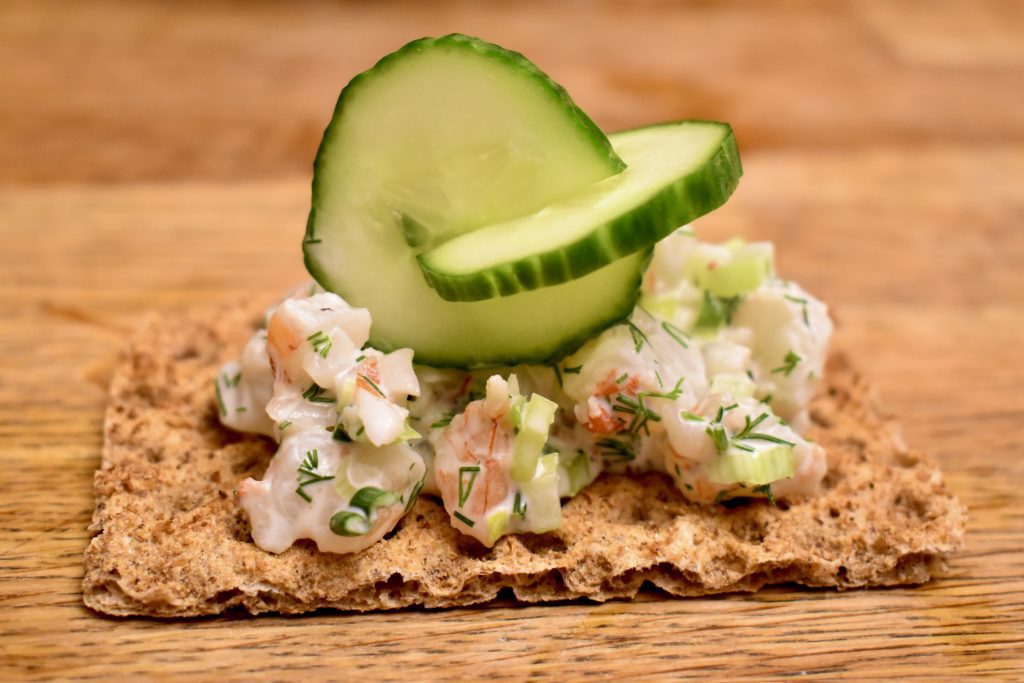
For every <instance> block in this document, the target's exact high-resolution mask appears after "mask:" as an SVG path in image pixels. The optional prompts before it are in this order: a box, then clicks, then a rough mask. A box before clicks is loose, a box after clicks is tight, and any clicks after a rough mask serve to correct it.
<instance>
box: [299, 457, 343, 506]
mask: <svg viewBox="0 0 1024 683" xmlns="http://www.w3.org/2000/svg"><path fill="white" fill-rule="evenodd" d="M319 466H320V455H319V454H318V453H317V450H316V449H315V448H314V449H313V450H310V451H306V458H305V460H303V461H302V464H300V465H299V487H298V488H297V489H295V493H297V494H299V496H301V497H302V499H303V500H305V501H306V502H307V503H311V502H313V498H312V496H310V495H309V494H308V493H306V487H307V486H309V485H310V484H318V483H320V482H321V481H329V480H331V479H334V475H330V476H326V477H325V476H323V475H321V474H318V473H317V471H316V470H317V468H318V467H319ZM302 477H305V479H302Z"/></svg>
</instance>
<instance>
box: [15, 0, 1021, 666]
mask: <svg viewBox="0 0 1024 683" xmlns="http://www.w3.org/2000/svg"><path fill="white" fill-rule="evenodd" d="M452 31H461V32H466V33H472V34H477V35H480V36H482V37H484V38H486V39H488V40H491V41H493V42H497V43H499V44H502V45H504V46H506V47H509V48H512V49H516V50H519V51H522V52H524V53H525V54H527V55H528V56H529V57H530V58H531V59H533V60H534V61H535V62H536V63H537V64H538V65H539V66H540V67H541V68H543V69H545V70H546V71H548V72H549V73H550V74H551V75H552V76H553V77H554V78H555V79H556V80H558V81H559V82H561V83H562V84H563V85H565V86H566V88H567V89H568V90H569V91H570V93H571V94H572V95H573V96H574V98H575V99H576V100H577V102H578V103H579V104H580V105H581V106H582V107H583V108H584V109H585V110H586V111H587V112H589V113H590V114H591V115H592V116H593V118H594V119H595V120H596V121H597V122H598V123H599V124H600V125H601V126H602V127H604V128H605V129H608V130H615V129H618V128H623V127H628V126H632V125H636V124H643V123H651V122H656V121H659V120H664V119H671V118H683V117H705V118H715V119H722V120H727V121H729V122H731V123H732V124H733V126H734V128H735V129H736V132H737V135H738V138H739V140H740V146H741V152H742V155H743V160H744V166H745V168H746V175H745V177H744V178H743V180H742V183H741V185H740V189H739V191H738V192H737V193H736V195H735V197H734V198H733V200H732V201H730V203H729V204H728V205H727V206H726V207H724V208H723V209H721V210H719V211H718V212H715V213H714V214H712V215H711V216H708V217H706V218H704V219H702V220H701V221H700V222H699V223H698V226H697V227H698V230H699V231H700V232H701V234H702V236H706V237H709V238H722V237H727V236H731V235H733V234H741V235H744V236H746V237H750V238H767V239H773V240H775V241H776V242H777V244H778V246H779V252H780V255H779V260H780V269H781V272H782V273H783V274H784V275H785V276H787V277H791V278H792V279H795V280H797V281H799V282H801V283H802V284H804V285H806V286H807V288H808V289H810V290H811V291H812V292H814V293H815V294H817V295H819V296H821V297H822V298H824V299H825V300H826V301H828V302H829V303H830V304H831V305H832V306H833V311H834V313H835V316H836V317H837V318H838V319H839V321H840V323H841V332H840V334H841V336H842V338H843V341H844V343H846V344H847V345H848V347H849V348H850V349H851V350H852V352H853V355H854V358H855V360H856V361H857V363H858V364H859V365H860V366H861V367H862V368H863V370H864V371H865V373H866V374H867V375H868V376H869V377H870V378H871V380H872V381H873V382H874V383H875V384H876V385H877V386H878V387H879V388H880V390H881V394H882V396H883V397H884V399H885V403H886V405H887V406H888V407H889V408H890V409H891V410H892V411H893V412H894V413H896V414H897V415H899V416H900V417H901V418H902V420H903V423H904V425H905V432H906V436H907V440H908V441H909V442H910V443H911V444H912V445H913V446H916V447H919V448H921V449H923V450H926V451H927V452H929V453H930V454H932V455H933V456H934V457H935V458H936V459H937V460H938V461H939V462H940V464H941V465H942V468H943V471H944V473H945V476H946V479H947V481H948V482H949V483H950V485H951V486H952V487H953V489H954V490H955V491H956V492H957V493H958V494H959V495H960V496H961V498H962V499H963V500H964V501H965V502H966V504H967V505H968V507H969V509H970V513H971V521H970V525H969V529H968V545H967V548H966V550H965V552H964V553H962V554H961V555H958V556H957V557H955V558H953V562H952V569H953V575H952V576H951V577H950V578H947V579H944V580H941V581H938V582H933V583H932V584H929V585H927V586H924V587H919V588H908V589H891V590H876V591H864V592H851V593H841V594H840V593H833V592H830V591H805V590H799V589H795V588H792V587H782V588H773V589H770V590H766V591H763V592H760V593H758V594H756V595H753V596H744V595H740V596H724V597H717V598H708V599H695V600H667V599H663V598H662V597H660V596H657V595H656V594H653V595H651V596H648V597H649V599H646V600H643V601H640V602H637V603H609V604H606V605H600V606H596V605H589V604H568V605H560V606H547V607H516V606H513V605H503V606H499V607H497V608H491V609H481V610H476V609H469V610H449V611H443V612H424V611H411V612H404V613H399V614H369V615H330V614H320V615H312V616H309V617H303V618H288V619H282V618H275V617H262V618H259V619H249V618H242V617H229V618H224V619H212V620H190V621H184V622H172V623H167V622H159V621H148V620H113V619H107V618H103V617H99V616H97V615H95V614H93V613H91V612H89V611H88V610H86V609H85V608H84V607H83V606H82V605H81V596H80V593H79V582H80V580H81V573H82V568H81V556H82V551H83V549H84V547H85V545H86V543H87V542H88V539H89V534H88V532H87V531H86V527H87V525H88V523H89V519H90V517H91V514H92V507H93V500H92V473H93V471H95V469H96V467H97V466H98V464H99V458H100V448H101V445H102V444H101V437H100V429H101V423H102V417H103V408H104V402H105V378H106V376H107V373H108V372H109V370H110V367H111V365H112V363H113V362H114V359H116V356H117V353H118V350H119V349H120V348H121V345H122V344H123V342H124V337H125V334H126V333H127V330H130V329H131V327H132V326H133V325H134V324H135V323H136V322H137V321H138V320H139V318H140V316H141V315H143V314H144V313H145V312H147V311H150V310H158V311H159V310H167V309H173V308H182V307H186V306H199V305H204V304H206V303H221V302H225V301H231V300H234V299H237V298H239V297H243V296H271V295H273V294H274V293H278V292H283V291H285V289H286V288H287V287H289V286H291V285H292V284H293V283H295V282H297V281H299V280H301V279H302V278H303V277H304V272H303V270H302V265H301V262H300V259H299V256H298V246H299V239H300V237H301V233H302V227H303V224H304V220H305V213H306V211H307V210H308V201H309V198H308V197H309V195H308V191H309V190H308V187H309V180H310V170H311V161H312V157H313V153H314V151H315V148H316V145H317V143H318V141H319V137H320V134H321V132H322V130H323V128H324V126H325V124H326V123H327V120H328V117H329V115H330V112H331V110H332V108H333V105H334V101H335V98H336V97H337V93H338V90H339V89H340V88H341V86H342V85H344V83H345V82H347V80H348V79H349V78H350V77H351V76H352V75H354V74H356V73H358V72H359V71H361V70H363V69H365V68H367V67H368V66H370V65H371V64H372V63H373V62H374V61H375V60H376V59H377V58H379V57H380V56H382V55H383V54H385V53H386V52H388V51H391V50H393V49H394V48H397V47H398V46H400V45H402V44H403V43H405V42H407V41H408V40H410V39H413V38H416V37H419V36H422V35H432V34H433V35H436V34H442V33H448V32H452ZM1022 230H1024V2H1020V1H1019V0H981V1H970V0H964V1H963V2H927V1H923V0H913V1H901V2H893V1H886V0H866V1H864V2H849V3H839V2H795V1H790V0H771V1H766V0H749V1H727V2H710V1H702V2H679V3H673V2H660V1H655V0H648V1H643V2H610V1H609V2H540V1H537V2H506V3H500V4H499V3H482V2H451V1H446V2H438V3H426V2H423V3H414V2H289V3H283V2H282V3H271V2H224V1H223V0H216V1H214V2H184V3H182V2H169V1H168V2H146V3H143V2H136V3H129V2H113V1H111V0H95V1H93V2H87V3H86V2H73V1H70V0H68V1H63V2H60V1H55V0H44V1H33V0H4V2H2V3H0V443H2V444H3V446H2V447H0V679H2V680H12V679H20V678H48V677H53V676H59V677H68V678H75V677H81V678H118V677H131V676H135V677H164V676H173V675H192V676H206V677H210V676H216V677H218V678H223V679H233V678H250V677H254V676H271V677H274V678H277V677H296V676H302V677H310V676H313V677H318V676H319V677H335V678H346V677H353V676H355V675H360V676H366V677H373V678H375V679H380V680H390V679H397V678H405V679H418V678H424V677H428V676H432V677H437V676H442V675H445V676H449V677H452V678H461V679H466V678H474V677H479V676H487V677H489V678H502V677H512V678H522V677H528V676H535V677H536V676H545V675H547V676H552V677H559V678H572V677H574V676H583V675H592V676H599V675H602V676H610V677H613V678H618V677H622V676H625V675H633V676H639V677H674V678H690V677H692V678H701V679H706V678H707V677H708V676H709V675H714V676H735V677H745V678H748V679H750V678H753V679H762V678H766V677H784V676H796V675H806V674H810V675H817V676H818V677H825V678H829V679H833V678H840V677H848V678H854V679H857V680H861V679H868V678H872V679H878V680H888V679H891V678H894V677H896V676H899V677H901V678H910V677H917V678H923V679H926V680H934V679H936V678H939V677H946V678H949V679H959V678H961V677H970V676H978V675H982V674H990V675H993V676H995V677H999V678H1003V679H1014V678H1018V679H1019V678H1021V677H1024V662H1022V652H1024V626H1022V624H1024V578H1022V576H1024V551H1022V549H1024V514H1022V513H1021V509H1022V508H1021V502H1020V501H1021V487H1022V484H1024V363H1022V362H1021V349H1022V343H1021V339H1022V337H1024V268H1022V266H1021V264H1022V263H1024V237H1022V236H1021V235H1022V233H1021V231H1022ZM385 652H386V654H382V653H385Z"/></svg>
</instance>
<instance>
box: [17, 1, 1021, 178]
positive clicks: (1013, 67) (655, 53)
mask: <svg viewBox="0 0 1024 683" xmlns="http://www.w3.org/2000/svg"><path fill="white" fill-rule="evenodd" d="M454 31H460V32H464V33H471V34H479V35H481V36H482V37H485V38H487V39H488V40H491V41H492V42H496V43H498V44H500V45H503V46H505V47H508V48H510V49H515V50H519V51H521V52H523V53H525V54H526V55H528V56H529V57H530V58H531V59H532V60H533V61H534V62H536V63H537V64H538V65H539V66H540V67H541V68H542V69H545V70H547V71H548V72H550V73H551V75H552V76H554V78H555V80H557V81H559V82H561V83H563V84H565V85H566V86H567V87H568V88H569V90H570V92H571V94H572V95H573V97H574V98H575V99H576V100H577V102H578V103H579V104H580V106H581V107H582V108H583V109H584V111H586V112H588V113H590V114H591V116H592V117H593V118H594V119H595V120H596V121H597V123H598V124H599V125H601V126H602V127H603V128H605V129H609V130H616V129H619V128H625V127H629V126H633V125H638V124H643V123H650V122H655V121H661V120H666V119H672V118H699V117H707V118H720V119H724V120H727V121H730V122H731V123H732V124H733V126H734V127H735V128H736V130H737V133H738V135H739V138H740V143H741V145H742V148H743V150H744V151H745V152H748V153H749V152H752V151H755V150H764V149H793V148H798V149H822V148H826V149H837V148H849V147H851V146H859V145H865V144H871V145H883V144H893V145H899V146H900V147H901V148H903V147H906V146H908V145H909V146H916V145H927V144H934V143H941V144H962V145H984V146H1001V145H1005V144H1006V143H1007V142H1008V141H1020V140H1021V139H1022V137H1024V115H1022V112H1024V83H1022V78H1021V75H1022V73H1024V49H1022V48H1021V44H1022V42H1024V3H1021V2H1019V1H1018V0H998V1H995V2H993V1H992V0H979V1H973V0H965V1H964V2H934V1H933V0H915V1H911V2H891V1H890V0H868V1H865V2H861V3H835V2H794V1H787V0H772V1H771V2H764V1H762V0H747V1H740V2H696V3H693V2H690V3H674V2H664V1H657V0H648V1H645V2H614V1H610V0H609V1H605V2H589V1H580V2H565V3H560V2H544V1H542V0H537V1H535V2H504V3H481V2H472V1H469V0H467V1H464V2H440V3H437V2H433V3H432V2H349V3H345V2H281V3H270V2H255V3H253V2H236V3H232V2H222V1H217V2H194V3H184V4H183V3H177V2H136V3H130V2H111V1H110V0H93V1H91V2H76V1H74V0H66V1H65V2H52V1H45V2H39V1H38V0H5V2H4V3H3V4H2V5H0V64H3V65H4V66H3V69H2V70H0V181H10V182H41V181H93V180H102V181H108V180H116V181H136V180H167V179H189V180H197V179H218V180H225V179H228V180H238V179H239V178H240V177H245V178H254V177H255V178H269V177H278V176H281V175H284V174H306V173H308V172H309V169H310V164H311V159H312V155H313V152H314V151H315V149H316V145H317V143H318V142H319V140H320V135H321V133H322V132H323V129H324V126H325V125H326V123H327V119H328V117H329V115H330V112H331V110H332V108H333V105H334V100H335V98H336V96H337V93H338V90H339V89H340V88H341V86H343V85H344V84H345V83H346V82H347V81H348V79H349V78H351V77H352V76H353V75H355V74H356V73H358V72H359V71H362V70H363V69H366V68H367V67H369V66H370V65H372V64H373V63H374V61H376V59H378V58H379V57H380V56H382V55H384V54H386V53H387V52H390V51H392V50H394V49H395V48H397V47H399V46H400V45H402V44H404V43H405V42H407V41H408V40H410V39H412V38H416V37H419V36H422V35H439V34H443V33H450V32H454Z"/></svg>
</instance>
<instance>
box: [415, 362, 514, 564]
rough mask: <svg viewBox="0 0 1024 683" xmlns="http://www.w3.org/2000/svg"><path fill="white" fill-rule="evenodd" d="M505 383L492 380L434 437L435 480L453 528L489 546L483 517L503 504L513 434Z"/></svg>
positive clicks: (510, 485) (496, 377) (507, 492)
mask: <svg viewBox="0 0 1024 683" xmlns="http://www.w3.org/2000/svg"><path fill="white" fill-rule="evenodd" d="M510 398H511V397H510V394H509V383H508V382H506V381H505V380H504V379H502V378H501V376H500V375H494V376H492V377H491V378H490V379H488V380H487V389H486V395H485V397H484V398H483V399H481V400H477V401H471V402H470V403H469V404H468V405H467V406H466V409H465V410H464V411H463V412H462V413H460V414H459V415H456V416H455V417H454V418H452V421H451V423H450V424H449V425H448V426H447V427H446V428H445V429H444V430H442V431H440V432H438V433H437V434H436V435H435V436H434V438H433V441H434V452H435V456H434V477H435V480H436V482H437V488H438V490H439V491H440V493H441V499H442V500H443V501H444V506H445V509H446V510H447V511H448V513H449V514H450V515H451V516H452V525H453V526H455V528H456V529H458V530H459V531H461V532H462V533H464V534H467V535H469V536H473V537H474V538H476V539H477V540H479V541H480V542H481V543H484V544H487V545H490V544H492V543H493V542H494V539H492V538H491V537H490V531H489V529H488V523H487V518H488V516H489V515H490V514H491V513H493V512H494V511H495V510H497V509H498V508H499V507H501V506H503V505H504V504H505V503H507V502H508V500H509V496H510V493H511V492H512V491H513V489H514V488H515V484H514V482H513V481H512V478H511V475H510V469H511V467H512V446H513V444H514V439H515V434H514V426H513V424H512V420H511V418H510V411H511V408H512V402H511V400H510Z"/></svg>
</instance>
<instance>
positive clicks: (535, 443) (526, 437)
mask: <svg viewBox="0 0 1024 683" xmlns="http://www.w3.org/2000/svg"><path fill="white" fill-rule="evenodd" d="M557 409H558V404H557V403H555V402H554V401H551V400H549V399H547V398H544V397H543V396H541V395H540V394H534V395H533V396H531V397H530V400H529V401H527V403H526V405H525V406H524V407H523V417H522V425H521V426H520V428H519V434H518V435H517V436H516V445H515V452H514V453H513V455H512V468H511V475H512V478H513V479H514V480H516V481H520V482H524V481H529V480H530V479H531V478H533V476H534V471H535V470H536V469H537V460H538V458H540V457H541V455H540V454H541V451H543V450H544V444H545V443H547V440H548V430H549V429H551V423H552V422H554V419H555V410H557ZM555 457H556V459H557V457H558V456H557V455H556V456H555Z"/></svg>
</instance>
